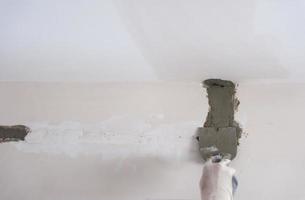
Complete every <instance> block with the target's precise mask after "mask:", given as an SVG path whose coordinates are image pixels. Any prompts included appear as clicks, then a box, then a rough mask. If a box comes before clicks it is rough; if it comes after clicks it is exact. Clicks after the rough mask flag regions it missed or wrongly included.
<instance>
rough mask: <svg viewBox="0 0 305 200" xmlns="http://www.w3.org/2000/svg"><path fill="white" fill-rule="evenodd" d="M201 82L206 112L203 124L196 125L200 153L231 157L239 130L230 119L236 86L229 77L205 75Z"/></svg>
mask: <svg viewBox="0 0 305 200" xmlns="http://www.w3.org/2000/svg"><path fill="white" fill-rule="evenodd" d="M203 86H204V87H206V90H207V93H208V95H207V97H208V99H209V112H208V114H207V117H206V120H205V122H204V127H203V128H199V129H198V136H199V137H198V140H199V150H200V153H201V155H202V157H203V158H204V159H205V160H207V159H208V158H209V157H211V156H212V155H217V154H220V155H221V156H223V157H227V158H229V159H231V160H232V159H234V158H235V156H236V153H237V144H238V142H237V141H238V139H239V138H240V137H241V133H242V131H241V128H240V126H239V124H238V123H237V122H236V121H235V120H234V114H235V111H236V109H237V106H238V104H239V101H238V99H237V98H236V96H235V93H236V86H235V84H234V83H233V82H232V81H229V80H221V79H207V80H205V81H203Z"/></svg>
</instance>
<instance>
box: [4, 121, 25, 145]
mask: <svg viewBox="0 0 305 200" xmlns="http://www.w3.org/2000/svg"><path fill="white" fill-rule="evenodd" d="M29 132H30V128H29V127H27V126H24V125H15V126H0V142H10V141H19V140H24V139H25V136H26V135H27V134H28V133H29Z"/></svg>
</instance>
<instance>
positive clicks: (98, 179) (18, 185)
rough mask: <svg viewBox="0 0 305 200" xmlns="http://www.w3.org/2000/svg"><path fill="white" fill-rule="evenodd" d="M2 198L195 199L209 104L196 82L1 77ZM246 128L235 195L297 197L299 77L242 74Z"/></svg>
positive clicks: (303, 91) (303, 101)
mask: <svg viewBox="0 0 305 200" xmlns="http://www.w3.org/2000/svg"><path fill="white" fill-rule="evenodd" d="M0 92H1V100H0V102H1V104H0V112H1V116H0V122H1V124H20V123H22V124H26V125H29V126H31V128H32V131H33V132H32V133H30V134H29V136H28V137H27V138H26V139H27V140H26V142H18V143H3V144H1V145H0V163H1V171H0V199H12V200H17V199H25V200H42V199H50V200H53V199H65V200H69V199H71V200H72V199H73V200H78V199H79V200H80V199H90V200H95V199H96V200H97V199H115V200H116V199H127V200H128V199H130V200H135V199H139V200H143V199H192V200H193V199H199V191H198V181H199V178H200V172H201V166H202V163H201V160H200V158H199V157H198V152H197V149H196V146H195V143H194V138H193V135H194V132H195V130H196V127H197V126H200V125H201V124H202V122H203V120H204V117H205V114H206V112H207V109H208V107H207V99H206V98H205V91H204V89H203V88H201V86H200V84H197V83H182V82H180V83H178V82H176V83H174V82H173V83H167V82H159V83H104V84H102V83H23V82H18V83H17V82H15V83H13V82H11V83H7V82H2V83H0ZM238 97H239V99H240V101H241V105H240V109H239V112H238V114H237V117H238V119H239V121H241V123H242V125H243V126H244V129H245V131H246V132H247V134H246V135H244V137H243V138H242V141H241V145H240V147H239V153H238V156H237V158H236V159H235V160H234V162H233V163H232V165H233V166H234V167H235V168H236V169H237V176H238V178H239V183H240V187H239V189H238V192H237V197H236V199H237V200H239V199H240V200H241V199H247V200H257V199H277V200H284V199H285V200H286V199H294V200H301V199H304V197H305V192H304V189H303V186H304V184H305V183H304V182H305V181H304V180H305V172H304V171H303V168H304V166H305V158H304V156H303V152H304V141H305V134H304V132H305V128H304V126H303V119H304V118H305V114H304V111H305V85H303V84H284V83H282V84H281V83H272V84H269V83H260V84H258V83H256V84H254V83H244V84H240V86H239V88H238Z"/></svg>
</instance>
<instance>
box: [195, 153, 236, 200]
mask: <svg viewBox="0 0 305 200" xmlns="http://www.w3.org/2000/svg"><path fill="white" fill-rule="evenodd" d="M230 162H231V161H230V160H229V159H223V160H221V161H220V162H213V158H211V159H209V160H208V161H207V162H206V163H205V164H204V166H203V170H202V177H201V180H200V191H201V200H232V199H233V193H234V190H235V189H236V187H237V180H236V178H235V177H234V174H235V169H233V168H231V167H229V166H228V164H229V163H230Z"/></svg>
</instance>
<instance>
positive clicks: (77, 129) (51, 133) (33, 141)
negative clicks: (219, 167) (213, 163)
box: [10, 115, 200, 159]
mask: <svg viewBox="0 0 305 200" xmlns="http://www.w3.org/2000/svg"><path fill="white" fill-rule="evenodd" d="M156 116H157V117H160V115H156ZM155 118H156V117H155V116H154V117H148V118H146V119H145V118H132V117H130V116H127V115H126V116H117V117H112V118H110V119H108V120H105V121H102V122H100V123H91V124H90V123H79V122H73V121H70V122H69V121H65V122H62V123H59V124H52V123H47V122H44V123H37V122H36V123H29V124H28V125H29V127H31V130H32V132H31V133H30V134H29V135H28V136H27V137H26V140H25V141H24V142H15V143H10V145H14V146H15V147H16V148H17V149H18V150H20V151H23V152H28V153H48V154H64V155H68V156H72V157H76V156H78V155H81V154H84V155H97V154H98V155H100V156H101V157H102V158H103V159H113V158H118V157H119V158H122V157H128V156H163V157H170V158H174V159H190V157H194V155H196V154H197V153H196V152H197V151H198V150H197V144H196V139H195V138H194V136H193V135H194V132H195V131H196V127H198V126H199V124H200V121H188V122H183V123H160V122H158V123H156V122H155V121H154V120H155ZM161 121H162V120H161Z"/></svg>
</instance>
